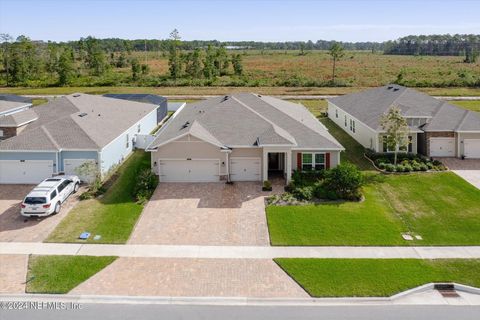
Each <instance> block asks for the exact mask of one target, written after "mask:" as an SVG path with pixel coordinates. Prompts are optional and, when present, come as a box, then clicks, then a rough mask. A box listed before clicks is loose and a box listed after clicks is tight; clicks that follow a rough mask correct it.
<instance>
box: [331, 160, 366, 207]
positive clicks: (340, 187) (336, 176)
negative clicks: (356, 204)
mask: <svg viewBox="0 0 480 320" xmlns="http://www.w3.org/2000/svg"><path fill="white" fill-rule="evenodd" d="M363 183H364V180H363V175H362V173H361V172H360V170H358V168H357V167H356V166H355V165H353V164H351V163H348V162H346V163H342V164H339V165H338V166H336V167H335V168H333V169H330V170H328V171H327V172H326V174H325V180H324V182H323V185H324V187H325V189H327V190H330V191H332V192H335V194H336V196H337V197H338V198H340V199H346V200H358V199H359V198H360V188H361V187H362V185H363Z"/></svg>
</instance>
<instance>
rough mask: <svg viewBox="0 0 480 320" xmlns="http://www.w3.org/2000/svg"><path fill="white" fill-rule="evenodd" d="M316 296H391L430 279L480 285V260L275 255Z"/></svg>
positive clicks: (281, 265) (292, 275)
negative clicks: (309, 257)
mask: <svg viewBox="0 0 480 320" xmlns="http://www.w3.org/2000/svg"><path fill="white" fill-rule="evenodd" d="M275 261H276V262H277V263H278V264H279V265H280V267H281V268H282V269H283V270H285V271H286V272H287V273H288V274H289V275H290V276H291V277H292V278H293V279H294V280H295V281H297V282H298V283H299V284H300V285H301V286H302V287H303V288H304V289H305V290H306V291H307V292H308V293H309V294H310V295H311V296H313V297H388V296H392V295H394V294H396V293H399V292H402V291H405V290H407V289H411V288H414V287H417V286H420V285H423V284H426V283H431V282H456V283H461V284H465V285H470V286H475V287H480V272H478V270H480V260H462V259H442V260H415V259H295V258H280V259H275Z"/></svg>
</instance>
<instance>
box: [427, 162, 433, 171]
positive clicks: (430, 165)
mask: <svg viewBox="0 0 480 320" xmlns="http://www.w3.org/2000/svg"><path fill="white" fill-rule="evenodd" d="M434 167H435V166H434V165H433V163H431V162H427V168H428V169H429V170H432V169H433V168H434Z"/></svg>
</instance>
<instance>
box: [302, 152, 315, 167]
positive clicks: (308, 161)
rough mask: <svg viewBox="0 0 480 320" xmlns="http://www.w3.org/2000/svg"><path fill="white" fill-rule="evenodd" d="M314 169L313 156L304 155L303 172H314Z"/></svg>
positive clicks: (309, 154)
mask: <svg viewBox="0 0 480 320" xmlns="http://www.w3.org/2000/svg"><path fill="white" fill-rule="evenodd" d="M312 167H313V154H312V153H302V170H312Z"/></svg>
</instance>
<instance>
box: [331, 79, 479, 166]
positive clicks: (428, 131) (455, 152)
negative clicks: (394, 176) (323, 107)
mask: <svg viewBox="0 0 480 320" xmlns="http://www.w3.org/2000/svg"><path fill="white" fill-rule="evenodd" d="M394 106H396V107H398V108H400V110H401V111H402V114H403V116H404V117H405V118H406V119H407V123H408V125H409V127H410V133H409V140H410V143H409V145H408V147H407V148H405V149H404V150H403V151H404V152H411V153H420V154H423V155H426V156H429V157H464V158H480V114H479V113H478V112H473V111H469V110H464V109H461V108H459V107H456V106H454V105H451V104H449V103H448V102H446V101H442V100H438V99H435V98H433V97H430V96H428V95H426V94H424V93H421V92H418V91H416V90H413V89H410V88H405V87H402V86H399V85H393V84H391V85H387V86H383V87H379V88H374V89H370V90H365V91H361V92H357V93H352V94H347V95H344V96H340V97H336V98H332V99H328V117H329V118H330V119H331V120H332V121H334V122H335V123H336V124H337V125H338V126H340V127H341V128H342V129H343V130H345V132H347V133H348V134H349V135H350V136H352V137H353V138H354V139H355V140H357V141H358V142H359V143H360V144H361V145H362V146H364V147H365V148H369V149H372V150H375V151H376V152H391V150H389V148H388V146H387V145H386V143H385V142H384V141H383V136H384V130H383V129H382V128H381V125H380V119H381V117H382V115H384V114H386V113H387V112H388V110H389V109H390V108H392V107H394Z"/></svg>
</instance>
